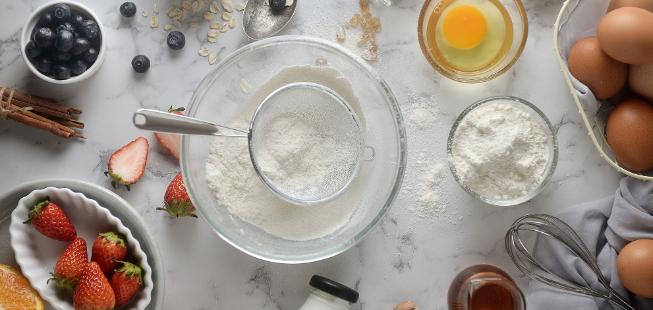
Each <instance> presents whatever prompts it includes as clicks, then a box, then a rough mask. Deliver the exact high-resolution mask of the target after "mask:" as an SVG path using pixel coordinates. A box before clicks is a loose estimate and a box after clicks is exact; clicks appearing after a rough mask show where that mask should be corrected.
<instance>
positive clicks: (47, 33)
mask: <svg viewBox="0 0 653 310" xmlns="http://www.w3.org/2000/svg"><path fill="white" fill-rule="evenodd" d="M34 43H36V46H38V47H40V48H49V47H50V46H52V43H54V32H52V29H50V28H48V27H42V28H39V30H37V31H36V33H35V34H34Z"/></svg>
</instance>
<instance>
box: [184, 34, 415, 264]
mask: <svg viewBox="0 0 653 310" xmlns="http://www.w3.org/2000/svg"><path fill="white" fill-rule="evenodd" d="M290 43H300V44H309V45H313V46H318V47H320V48H326V49H331V50H332V51H334V52H336V53H340V54H342V55H343V56H344V57H346V58H349V59H350V61H351V64H352V65H354V66H356V67H358V68H359V69H361V71H362V72H364V74H365V75H367V76H368V77H369V78H370V79H371V80H372V81H374V82H375V85H376V87H377V88H378V89H379V91H380V92H381V95H382V96H384V97H385V98H386V99H387V100H386V103H387V106H388V108H389V112H390V113H392V117H393V118H394V120H395V122H394V126H395V132H396V134H397V142H398V145H399V148H398V150H397V152H398V154H397V155H398V163H397V169H396V174H395V176H394V178H395V181H394V184H393V186H392V189H391V190H390V192H389V193H388V198H387V199H386V201H385V203H384V205H383V207H382V208H381V209H380V210H379V212H378V213H377V214H376V216H375V217H374V218H373V219H372V220H371V221H370V222H369V223H368V224H367V225H366V226H365V227H364V228H363V229H362V230H361V231H359V232H358V233H356V234H354V235H353V236H352V237H350V238H348V240H347V241H346V242H344V243H341V244H339V245H338V246H333V247H329V248H326V249H322V250H320V251H316V252H315V253H312V254H310V255H301V256H297V257H291V258H287V257H279V256H267V254H265V253H261V251H257V250H256V249H254V248H249V247H248V246H245V245H242V244H239V243H238V242H237V241H236V240H235V239H232V238H231V237H229V236H228V235H227V234H225V232H224V231H223V230H222V229H221V228H220V225H216V224H215V223H214V221H212V220H211V219H210V218H209V216H208V212H207V211H205V210H204V207H203V206H202V204H200V203H198V202H200V200H199V199H198V198H195V197H196V196H197V195H196V194H194V190H193V189H192V187H191V186H187V191H188V194H189V196H190V198H191V201H192V202H193V204H194V205H195V206H196V207H197V210H198V211H199V213H200V215H201V216H202V218H204V219H205V220H206V222H207V224H208V225H209V226H210V227H211V229H212V230H213V231H214V232H215V233H216V234H217V235H218V236H219V237H220V238H221V239H222V240H224V241H225V242H227V243H228V244H230V245H231V246H233V247H234V248H236V249H238V250H240V251H242V252H244V253H246V254H248V255H250V256H252V257H255V258H258V259H261V260H264V261H268V262H272V263H282V264H302V263H311V262H316V261H320V260H324V259H327V258H330V257H333V256H336V255H338V254H340V253H342V252H344V251H347V250H348V249H350V248H352V247H353V246H354V245H356V244H357V243H358V242H359V241H361V240H362V239H363V238H364V237H365V236H366V235H367V234H368V233H369V232H370V231H371V230H372V228H374V227H375V226H376V224H378V222H379V221H380V220H381V218H383V217H384V216H385V214H386V213H387V212H388V210H389V209H390V207H391V206H392V204H393V203H394V201H395V200H396V198H397V196H398V195H399V191H400V190H401V185H402V183H403V179H404V174H405V170H406V162H407V137H406V128H405V125H404V120H403V116H402V113H401V109H400V107H399V102H398V101H397V99H396V97H395V96H394V94H393V92H392V90H391V89H390V86H389V85H388V83H387V82H386V81H385V80H384V79H383V78H382V77H381V75H380V74H379V73H378V72H377V71H376V70H375V69H374V68H373V67H372V66H371V65H370V64H368V63H367V62H366V61H365V60H363V59H362V58H361V57H360V56H358V55H356V54H354V53H353V52H351V51H349V50H347V49H345V48H344V47H342V46H340V45H338V44H336V43H334V42H331V41H328V40H326V39H320V38H315V37H310V36H304V35H283V36H275V37H271V38H267V39H263V40H259V41H256V42H253V43H250V44H247V45H244V46H242V47H240V48H238V49H237V50H236V51H234V52H232V53H231V54H229V55H228V56H227V57H225V58H224V59H223V60H222V61H221V62H219V63H218V64H217V66H216V68H215V69H213V70H211V71H210V72H208V73H207V74H206V76H205V77H204V78H203V79H202V81H200V83H199V84H198V85H197V87H196V88H195V90H194V91H193V95H192V97H191V99H190V101H189V103H188V107H187V109H186V111H187V115H189V116H193V115H194V114H195V111H196V110H197V106H198V105H199V102H200V98H201V97H203V96H204V92H205V91H207V85H209V84H211V83H212V82H213V80H214V79H215V77H216V76H217V74H216V73H218V72H219V71H220V70H222V69H223V68H224V67H225V66H227V65H230V64H232V63H233V62H236V61H238V60H239V59H240V57H241V56H242V55H244V54H246V53H248V52H251V51H254V50H260V49H263V48H266V47H271V46H276V45H283V44H290ZM191 138H192V137H191V136H188V135H182V137H181V152H180V161H179V162H180V167H181V172H182V175H183V179H184V182H185V184H192V183H191V182H190V173H189V171H190V167H189V165H190V163H189V156H188V155H187V154H188V153H189V152H190V151H189V144H190V139H191Z"/></svg>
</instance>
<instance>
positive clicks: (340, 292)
mask: <svg viewBox="0 0 653 310" xmlns="http://www.w3.org/2000/svg"><path fill="white" fill-rule="evenodd" d="M309 284H310V285H311V286H312V287H314V288H316V289H318V290H320V291H323V292H326V293H329V294H331V295H333V296H336V297H338V298H340V299H344V300H346V301H348V302H350V303H355V302H357V301H358V292H356V291H355V290H353V289H351V288H349V287H346V286H344V285H342V284H340V283H338V282H336V281H333V280H329V279H327V278H325V277H322V276H318V275H314V276H312V277H311V282H309Z"/></svg>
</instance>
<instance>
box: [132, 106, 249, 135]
mask: <svg viewBox="0 0 653 310" xmlns="http://www.w3.org/2000/svg"><path fill="white" fill-rule="evenodd" d="M132 121H133V123H134V126H136V127H138V128H140V129H144V130H150V131H158V132H167V133H175V134H188V135H212V136H229V137H247V132H244V131H240V130H237V129H233V128H228V127H224V126H219V125H216V124H212V123H209V122H207V121H203V120H200V119H197V118H193V117H188V116H184V115H178V114H174V113H168V112H163V111H158V110H152V109H139V110H137V111H136V112H134V116H133V117H132ZM220 128H226V129H230V130H232V131H235V132H236V133H237V134H235V135H233V134H222V133H220V132H219V131H220Z"/></svg>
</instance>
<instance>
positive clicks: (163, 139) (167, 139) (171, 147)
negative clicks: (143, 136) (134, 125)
mask: <svg viewBox="0 0 653 310" xmlns="http://www.w3.org/2000/svg"><path fill="white" fill-rule="evenodd" d="M184 110H185V109H184V108H173V107H170V108H169V109H168V112H169V113H174V114H179V115H184V113H183V112H184ZM154 137H155V138H156V140H157V141H159V144H161V146H162V147H163V148H164V149H165V150H166V151H168V153H170V155H172V157H174V158H175V159H176V160H179V150H180V148H181V136H180V135H175V134H169V133H161V132H155V133H154Z"/></svg>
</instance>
